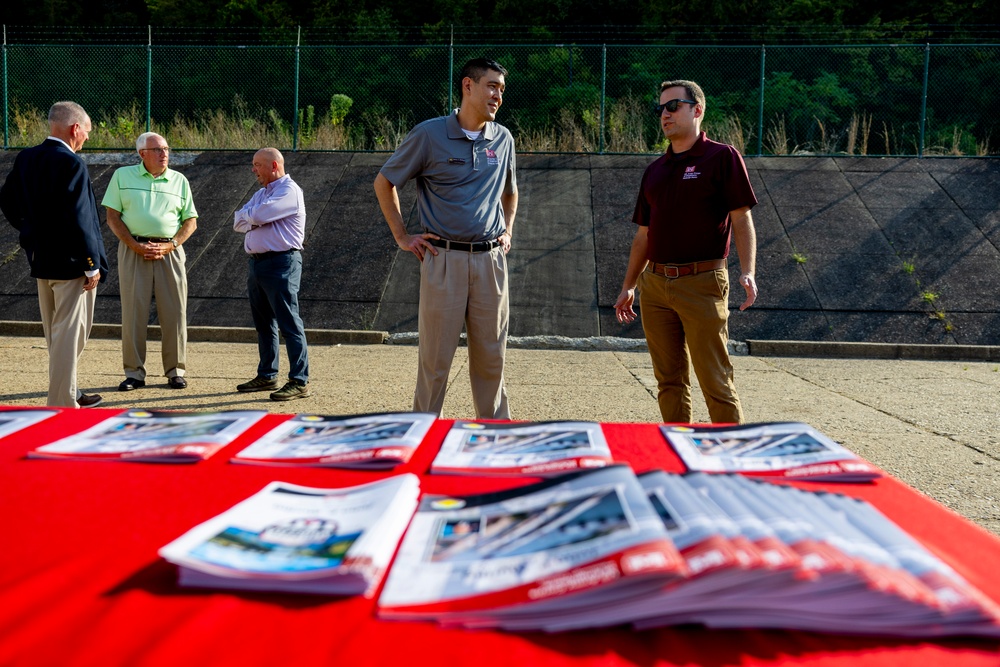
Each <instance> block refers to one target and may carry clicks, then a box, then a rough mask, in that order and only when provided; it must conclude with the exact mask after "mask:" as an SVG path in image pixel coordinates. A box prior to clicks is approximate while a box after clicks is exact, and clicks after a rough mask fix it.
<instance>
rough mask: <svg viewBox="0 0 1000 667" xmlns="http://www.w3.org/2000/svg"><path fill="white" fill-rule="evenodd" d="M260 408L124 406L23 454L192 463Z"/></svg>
mask: <svg viewBox="0 0 1000 667" xmlns="http://www.w3.org/2000/svg"><path fill="white" fill-rule="evenodd" d="M265 414H267V413H266V412H264V411H263V410H242V411H240V410H231V411H226V412H158V411H153V410H129V411H128V412H124V413H122V414H119V415H117V416H115V417H111V418H109V419H105V420H104V421H102V422H101V423H99V424H97V425H95V426H92V427H91V428H89V429H87V430H86V431H82V432H80V433H77V434H75V435H71V436H68V437H66V438H63V439H62V440H57V441H56V442H53V443H52V444H49V445H45V446H43V447H39V448H37V449H35V450H33V451H31V452H28V456H29V457H37V458H50V459H91V460H105V461H150V462H156V463H193V462H195V461H201V460H203V459H207V458H208V457H209V456H211V455H212V454H214V453H215V452H217V451H219V450H220V449H222V448H223V447H225V446H226V445H228V444H229V443H231V442H232V441H233V440H235V439H236V438H238V437H239V436H240V435H242V434H243V433H244V432H245V431H246V430H247V429H248V428H250V427H251V426H253V425H254V424H255V423H257V421H259V420H260V419H261V418H262V417H263V416H264V415H265Z"/></svg>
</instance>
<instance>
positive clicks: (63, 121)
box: [49, 100, 90, 127]
mask: <svg viewBox="0 0 1000 667" xmlns="http://www.w3.org/2000/svg"><path fill="white" fill-rule="evenodd" d="M89 119H90V116H88V115H87V112H86V111H84V109H83V107H81V106H80V105H79V104H77V103H76V102H70V101H69V100H64V101H62V102H56V103H55V104H53V105H52V106H51V107H50V108H49V124H50V125H59V126H61V127H70V126H71V125H76V124H77V123H80V124H81V125H83V124H84V123H85V122H86V121H87V120H89Z"/></svg>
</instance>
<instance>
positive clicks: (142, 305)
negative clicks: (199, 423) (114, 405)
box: [118, 243, 187, 380]
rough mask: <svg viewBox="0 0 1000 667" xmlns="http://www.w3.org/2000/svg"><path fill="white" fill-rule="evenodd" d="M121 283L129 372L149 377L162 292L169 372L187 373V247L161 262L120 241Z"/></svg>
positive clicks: (170, 374)
mask: <svg viewBox="0 0 1000 667" xmlns="http://www.w3.org/2000/svg"><path fill="white" fill-rule="evenodd" d="M118 285H119V291H120V292H121V299H122V367H123V368H124V369H125V376H126V377H130V378H135V379H136V380H145V379H146V333H147V328H148V326H149V310H150V307H151V305H152V302H153V296H154V295H155V296H156V316H157V319H158V320H159V322H160V331H161V333H162V339H163V344H162V352H161V354H162V358H163V371H164V375H166V376H167V377H174V376H175V375H180V376H183V375H184V373H185V370H186V368H187V271H186V269H185V256H184V247H183V246H181V247H178V248H176V249H174V250H173V251H171V252H169V253H167V254H166V255H164V257H163V259H161V260H155V261H154V260H148V259H143V258H142V256H141V255H139V254H138V253H135V252H132V251H131V250H129V247H128V246H127V245H125V244H124V243H119V244H118Z"/></svg>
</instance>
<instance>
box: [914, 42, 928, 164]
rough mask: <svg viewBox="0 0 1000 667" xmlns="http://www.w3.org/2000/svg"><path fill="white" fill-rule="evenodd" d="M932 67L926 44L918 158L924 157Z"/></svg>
mask: <svg viewBox="0 0 1000 667" xmlns="http://www.w3.org/2000/svg"><path fill="white" fill-rule="evenodd" d="M930 65H931V45H930V44H924V94H923V97H922V98H921V100H920V147H919V148H918V149H917V157H918V158H920V157H923V156H924V131H925V129H926V128H927V81H928V78H929V77H928V73H929V70H930Z"/></svg>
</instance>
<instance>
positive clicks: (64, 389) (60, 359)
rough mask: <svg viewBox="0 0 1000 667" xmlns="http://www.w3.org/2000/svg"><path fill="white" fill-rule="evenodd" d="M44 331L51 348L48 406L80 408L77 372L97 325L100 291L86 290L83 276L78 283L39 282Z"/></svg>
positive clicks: (71, 281) (45, 280)
mask: <svg viewBox="0 0 1000 667" xmlns="http://www.w3.org/2000/svg"><path fill="white" fill-rule="evenodd" d="M36 282H37V284H38V308H39V310H40V311H41V314H42V331H43V332H44V333H45V343H46V345H47V346H48V348H49V397H48V403H47V404H48V405H50V406H54V407H64V408H78V407H80V406H79V404H78V403H77V402H76V399H77V397H78V396H79V395H80V393H81V392H80V391H79V390H78V389H77V387H76V369H77V364H78V363H79V361H80V355H81V354H83V348H84V347H86V345H87V338H88V337H90V329H91V327H92V326H93V325H94V304H95V303H96V302H97V290H96V289H92V290H90V291H88V292H85V291H83V285H84V278H83V276H81V277H79V278H76V279H74V280H47V279H44V278H38V279H36Z"/></svg>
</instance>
